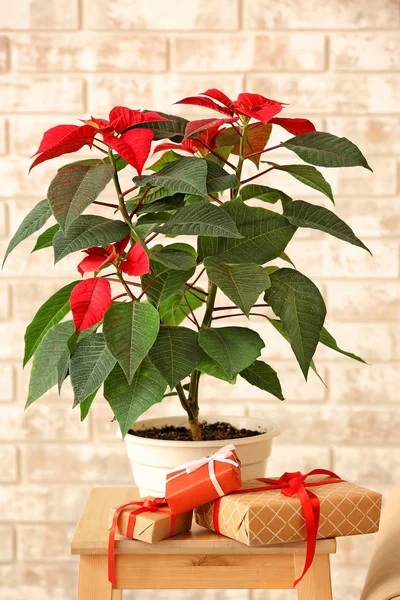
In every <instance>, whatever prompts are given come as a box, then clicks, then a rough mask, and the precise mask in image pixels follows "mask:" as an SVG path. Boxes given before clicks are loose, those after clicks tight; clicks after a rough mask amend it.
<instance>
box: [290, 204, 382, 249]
mask: <svg viewBox="0 0 400 600" xmlns="http://www.w3.org/2000/svg"><path fill="white" fill-rule="evenodd" d="M283 214H284V216H285V217H286V218H287V219H288V220H289V221H290V222H291V223H293V225H296V227H309V228H311V229H318V230H319V231H324V232H325V233H329V234H330V235H333V236H334V237H336V238H339V239H340V240H344V241H345V242H349V244H353V246H359V247H360V248H364V250H367V252H369V253H370V254H371V252H370V250H369V249H368V248H367V246H365V245H364V244H363V242H362V241H361V240H360V239H358V237H357V236H356V235H355V233H354V231H353V230H352V229H351V227H349V226H348V225H347V224H346V223H345V222H344V221H342V219H340V218H339V217H338V216H336V215H335V213H333V212H332V211H331V210H328V209H327V208H324V207H323V206H315V205H314V204H310V203H309V202H305V201H304V200H296V201H294V202H291V203H290V204H289V205H288V206H287V207H286V209H285V212H284V213H283Z"/></svg>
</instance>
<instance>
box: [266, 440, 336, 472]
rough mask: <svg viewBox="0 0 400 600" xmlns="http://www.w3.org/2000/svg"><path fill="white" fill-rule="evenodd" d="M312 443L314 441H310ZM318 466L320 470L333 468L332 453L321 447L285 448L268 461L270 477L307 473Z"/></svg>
mask: <svg viewBox="0 0 400 600" xmlns="http://www.w3.org/2000/svg"><path fill="white" fill-rule="evenodd" d="M310 441H312V440H310ZM316 466H318V468H319V469H330V468H331V466H332V465H331V452H330V450H329V448H321V446H301V447H299V446H295V445H293V446H283V445H279V447H278V448H276V452H272V455H271V456H270V458H269V459H268V476H272V477H275V476H276V477H279V476H280V475H282V473H285V472H293V471H301V472H302V473H307V472H308V471H311V470H312V469H315V468H316Z"/></svg>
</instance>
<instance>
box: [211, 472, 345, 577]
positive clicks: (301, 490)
mask: <svg viewBox="0 0 400 600" xmlns="http://www.w3.org/2000/svg"><path fill="white" fill-rule="evenodd" d="M311 475H328V478H326V479H322V480H319V481H306V480H307V478H308V477H310V476H311ZM257 481H261V482H262V483H266V484H268V485H264V486H260V487H254V488H247V489H242V490H236V491H235V492H232V493H233V494H245V493H249V492H266V491H268V490H281V493H282V494H284V495H285V496H289V497H291V496H297V497H298V498H299V500H300V502H301V506H302V508H303V514H304V520H305V523H306V559H305V563H304V569H303V572H302V574H301V576H300V577H299V578H298V579H296V581H295V582H294V583H293V587H295V586H296V585H297V584H298V583H299V581H301V580H302V579H303V577H304V575H305V574H306V573H307V571H308V569H309V568H310V567H311V565H312V562H313V560H314V555H315V546H316V543H317V534H318V525H319V517H320V501H319V498H318V496H316V495H315V494H313V492H311V491H310V490H308V489H306V488H309V487H316V486H320V485H328V484H330V483H341V482H342V481H343V479H341V478H340V477H339V476H338V475H336V474H335V473H333V472H332V471H327V470H326V469H314V470H313V471H309V472H308V473H306V474H305V475H302V474H301V473H300V472H299V471H296V472H295V473H284V474H283V475H282V477H281V478H280V479H265V478H259V479H257ZM220 504H221V498H218V500H216V501H215V503H214V511H213V525H214V530H215V531H216V532H217V533H220V529H219V519H218V517H219V508H220Z"/></svg>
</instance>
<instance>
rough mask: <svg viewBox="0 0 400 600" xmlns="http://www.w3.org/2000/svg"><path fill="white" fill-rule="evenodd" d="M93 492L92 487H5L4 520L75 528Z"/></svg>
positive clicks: (0, 504) (0, 499)
mask: <svg viewBox="0 0 400 600" xmlns="http://www.w3.org/2000/svg"><path fill="white" fill-rule="evenodd" d="M90 489H91V486H90V485H86V486H85V485H79V486H76V487H74V486H71V485H67V486H65V485H60V484H57V485H48V486H44V485H26V484H25V485H24V487H23V488H21V486H19V485H18V486H17V485H10V486H4V487H3V489H2V492H1V494H0V508H1V511H0V512H1V518H2V520H4V521H16V522H18V523H44V524H49V523H57V522H61V523H70V524H71V525H75V524H76V522H77V520H78V519H79V517H80V515H81V512H82V509H83V506H84V504H85V502H86V499H87V496H88V494H89V491H90ZM22 490H23V493H22Z"/></svg>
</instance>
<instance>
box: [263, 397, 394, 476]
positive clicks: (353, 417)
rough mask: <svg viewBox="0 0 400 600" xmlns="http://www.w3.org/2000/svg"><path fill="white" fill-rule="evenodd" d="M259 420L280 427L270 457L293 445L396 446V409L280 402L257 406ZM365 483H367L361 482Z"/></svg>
mask: <svg viewBox="0 0 400 600" xmlns="http://www.w3.org/2000/svg"><path fill="white" fill-rule="evenodd" d="M257 414H258V416H259V417H267V418H269V419H272V420H274V421H277V423H278V424H279V425H280V426H281V429H282V435H281V436H280V437H279V438H277V442H276V446H275V447H274V454H275V453H278V452H279V446H280V445H281V444H283V445H290V444H291V443H293V440H294V439H295V440H296V443H297V444H310V443H311V442H312V443H313V444H315V445H321V446H323V447H327V446H329V445H330V444H368V445H378V446H379V445H381V444H382V440H385V443H386V444H398V441H399V440H398V428H399V427H400V410H399V409H398V407H396V406H393V407H392V408H391V409H390V410H388V409H387V407H379V408H375V407H368V406H363V407H354V406H346V407H345V406H338V405H331V406H329V405H314V406H308V407H307V410H305V409H304V406H300V405H297V406H296V405H290V404H288V403H283V404H279V406H277V405H272V404H271V405H270V404H268V405H265V406H262V405H260V406H259V409H258V413H257ZM365 483H367V482H365Z"/></svg>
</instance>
